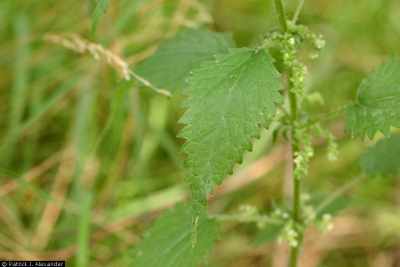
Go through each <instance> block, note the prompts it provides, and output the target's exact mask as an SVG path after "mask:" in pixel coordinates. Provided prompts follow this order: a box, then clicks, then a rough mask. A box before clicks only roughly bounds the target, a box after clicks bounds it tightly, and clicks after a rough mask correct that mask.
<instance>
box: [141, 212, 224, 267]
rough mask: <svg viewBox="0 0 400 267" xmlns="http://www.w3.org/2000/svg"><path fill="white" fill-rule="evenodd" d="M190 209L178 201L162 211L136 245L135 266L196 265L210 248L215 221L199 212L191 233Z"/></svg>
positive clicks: (216, 228) (215, 231) (212, 241)
mask: <svg viewBox="0 0 400 267" xmlns="http://www.w3.org/2000/svg"><path fill="white" fill-rule="evenodd" d="M192 215H193V213H192V210H191V208H190V207H189V206H185V205H178V206H177V207H175V208H174V209H172V210H169V211H167V212H166V213H165V214H164V215H162V216H161V217H160V218H159V219H158V220H157V221H156V222H155V223H154V225H153V226H152V227H151V228H150V229H149V230H148V231H147V232H146V233H145V235H144V239H143V240H142V242H141V243H140V244H139V245H138V246H137V248H136V253H135V254H136V255H135V259H134V265H133V266H134V267H198V266H199V264H201V263H202V262H204V260H205V258H206V256H207V255H208V254H209V252H210V250H211V249H212V247H213V245H214V243H215V241H216V239H217V233H218V225H217V223H216V221H214V220H211V219H208V217H207V214H206V212H205V211H203V212H202V213H200V214H199V216H200V217H199V219H198V224H197V227H196V229H197V232H196V234H195V236H196V237H195V239H194V236H193V229H194V228H193V224H192V222H193V219H192Z"/></svg>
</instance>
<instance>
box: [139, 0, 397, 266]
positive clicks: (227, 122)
mask: <svg viewBox="0 0 400 267" xmlns="http://www.w3.org/2000/svg"><path fill="white" fill-rule="evenodd" d="M303 4H304V1H300V4H299V6H298V8H297V10H296V12H295V14H294V16H293V18H291V19H288V18H287V14H286V12H285V8H284V3H283V0H275V8H276V12H277V16H278V18H279V25H280V29H279V30H273V31H270V32H268V33H267V34H266V35H265V38H264V40H263V41H262V42H261V43H260V44H259V45H258V46H257V47H255V48H237V47H235V43H234V41H233V40H232V38H231V36H230V35H229V34H223V33H216V32H210V31H207V30H202V29H185V30H182V31H180V32H178V33H177V35H176V36H175V37H173V38H171V39H169V40H167V41H166V42H165V43H163V44H162V45H161V46H160V47H159V49H158V51H157V52H156V53H155V54H154V55H152V56H151V57H150V58H148V59H147V60H146V61H144V62H142V63H141V64H139V65H138V66H137V68H136V69H135V73H137V74H138V75H140V77H144V78H145V79H146V80H148V81H150V82H151V84H152V85H154V86H155V87H156V88H164V89H166V90H168V91H169V92H171V94H173V95H183V96H184V97H185V101H184V108H185V110H186V111H185V113H184V115H183V117H182V118H181V120H180V122H181V123H182V124H183V125H184V127H183V129H182V131H181V133H180V137H182V138H183V139H185V144H184V147H183V151H184V153H185V154H186V162H185V168H186V176H187V178H186V180H187V182H188V184H189V185H190V189H191V198H190V200H189V201H188V202H187V203H182V204H178V205H177V206H176V207H175V208H173V209H171V210H168V211H167V212H166V213H165V214H164V215H162V216H161V217H160V218H159V219H157V220H156V222H155V223H154V224H153V226H151V227H150V229H148V231H147V232H146V233H145V234H144V237H143V240H142V241H141V243H140V244H138V246H137V247H136V249H135V258H134V266H136V267H143V266H146V267H159V266H160V267H161V266H162V267H196V266H199V265H201V264H202V263H204V262H205V259H206V257H207V255H208V254H209V252H210V251H211V250H212V247H213V245H214V244H215V242H216V240H217V239H218V228H219V224H220V223H222V222H223V221H225V220H237V221H239V222H255V223H256V224H257V225H258V226H259V227H270V226H275V227H276V226H278V227H277V228H278V229H279V239H281V240H284V241H286V242H287V243H288V245H289V246H290V255H289V256H290V258H289V260H288V266H290V267H294V266H298V259H299V255H300V254H301V247H302V241H303V237H304V232H305V230H306V229H307V227H308V226H310V225H313V224H314V225H317V226H320V227H321V228H323V229H329V228H330V227H331V226H332V224H331V215H330V214H329V213H325V212H324V207H325V206H326V205H328V204H329V202H331V201H333V198H328V199H327V200H326V201H322V204H321V205H320V206H316V207H314V206H313V205H311V204H310V201H309V199H308V197H307V194H304V193H303V190H302V187H303V186H302V185H303V183H305V182H306V178H307V174H308V169H309V162H310V160H311V158H312V157H313V155H314V148H313V140H314V138H315V137H322V138H324V139H326V141H327V145H328V158H329V159H330V160H335V158H336V154H337V144H336V142H335V137H334V135H333V134H332V133H331V132H330V131H329V130H328V129H326V128H324V127H323V126H322V124H321V120H322V119H321V118H322V117H323V116H320V114H309V113H308V111H307V109H306V108H305V105H304V103H305V102H306V101H308V99H309V96H310V94H311V93H310V92H308V91H307V90H306V87H305V79H306V76H307V74H308V73H307V67H306V65H305V64H304V63H303V60H302V58H303V57H304V53H303V52H306V54H307V55H309V57H310V58H311V59H317V58H318V54H319V52H320V50H321V49H323V47H324V45H325V41H324V39H323V38H322V36H321V35H320V34H316V33H313V32H312V31H311V30H310V29H309V28H307V27H306V26H304V25H301V24H298V17H299V15H300V12H301V10H302V7H303ZM270 51H274V57H272V56H271V54H272V53H271V54H270ZM276 51H278V52H276ZM278 67H279V68H278ZM278 69H279V71H278ZM399 106H400V60H399V59H396V58H394V59H391V60H389V62H387V63H386V64H384V65H382V66H381V67H379V68H378V69H377V70H376V71H374V72H373V73H372V74H371V75H370V76H369V77H367V78H366V79H365V80H364V81H363V82H362V83H361V85H360V87H359V89H358V94H357V98H356V101H355V103H354V104H350V105H348V106H346V107H344V108H343V107H342V108H340V109H338V110H337V111H334V112H332V113H330V115H332V114H334V115H340V114H342V113H346V117H347V129H348V133H349V134H350V135H351V136H352V137H361V138H363V137H364V136H366V137H369V138H373V137H374V136H375V135H376V133H378V132H381V133H383V134H384V136H385V138H384V140H381V141H379V142H378V143H377V144H376V145H375V146H373V147H371V148H370V149H369V150H368V151H367V153H365V155H363V157H362V158H361V164H360V165H361V169H362V170H363V172H364V173H365V174H366V175H370V176H376V175H397V174H399V171H400V168H399V164H398V163H397V162H396V158H398V156H399V155H400V136H399V135H396V134H392V135H391V134H390V133H391V128H392V127H400V109H399ZM272 123H274V124H276V125H278V126H277V127H274V128H271V127H270V126H271V124H272ZM263 128H267V129H268V128H270V130H271V131H274V134H273V135H274V136H275V135H276V134H278V133H279V135H280V136H283V137H284V138H283V139H284V140H286V141H287V142H288V143H289V145H290V148H291V149H290V153H291V159H292V162H291V165H292V172H291V173H292V175H291V176H292V177H291V179H292V197H291V204H290V206H291V208H290V210H282V209H276V210H275V211H274V212H272V213H271V214H269V215H268V214H261V213H259V212H258V211H257V209H256V208H253V207H246V208H243V209H241V210H240V211H239V212H238V213H237V214H209V212H208V209H207V202H208V199H209V197H210V195H211V194H212V193H213V191H214V190H215V188H216V186H217V185H219V184H220V183H221V182H222V181H223V180H224V178H225V177H227V176H228V175H229V174H231V173H232V172H233V169H234V167H235V165H236V164H238V163H240V162H241V161H242V158H243V155H244V154H245V153H246V152H247V151H250V150H251V149H252V142H253V141H254V140H255V139H256V138H257V137H259V135H260V133H261V130H262V129H263ZM362 177H364V176H362ZM357 180H358V178H357ZM353 183H354V181H351V183H350V184H353ZM345 188H348V185H344V189H345ZM343 191H344V190H341V189H340V190H339V192H343ZM334 197H335V196H334Z"/></svg>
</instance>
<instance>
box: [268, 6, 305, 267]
mask: <svg viewBox="0 0 400 267" xmlns="http://www.w3.org/2000/svg"><path fill="white" fill-rule="evenodd" d="M275 8H276V11H277V13H278V17H279V21H280V24H281V27H282V30H283V31H284V32H288V25H287V20H286V14H285V7H284V4H283V0H275ZM288 72H289V73H288V76H289V77H288V80H289V81H292V77H293V71H292V70H290V69H289V70H288ZM292 88H293V84H292V82H289V88H288V98H289V104H290V118H291V131H290V135H291V140H290V143H291V148H292V149H291V153H292V156H291V159H292V164H293V169H295V168H296V166H295V155H296V154H297V152H298V151H299V149H300V147H299V145H298V143H297V140H296V138H295V137H296V121H297V120H298V101H297V96H296V94H295V93H294V92H293V90H292ZM292 180H293V189H292V190H293V198H292V219H293V220H294V222H295V223H296V226H299V225H301V223H302V219H301V217H302V214H301V213H302V212H301V180H300V179H298V177H295V175H293V174H292ZM296 232H297V234H298V237H297V240H298V244H297V245H296V246H292V247H291V251H290V260H289V267H297V263H298V258H299V254H300V247H301V242H302V239H303V231H302V230H300V229H298V227H296Z"/></svg>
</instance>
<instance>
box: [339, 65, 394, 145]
mask: <svg viewBox="0 0 400 267" xmlns="http://www.w3.org/2000/svg"><path fill="white" fill-rule="evenodd" d="M391 127H400V60H399V59H392V60H390V61H389V62H387V63H386V64H384V65H382V66H380V67H379V68H378V69H377V70H376V71H374V72H373V73H372V74H370V75H369V76H368V77H367V78H366V79H365V80H364V81H363V82H362V83H361V85H360V87H359V89H358V96H357V101H356V103H355V104H354V105H352V106H351V107H350V108H349V109H348V111H347V128H348V130H349V132H350V134H351V135H352V136H360V137H364V136H368V137H369V138H373V136H374V135H375V134H376V133H377V132H382V133H383V134H385V135H387V134H388V133H389V132H390V128H391Z"/></svg>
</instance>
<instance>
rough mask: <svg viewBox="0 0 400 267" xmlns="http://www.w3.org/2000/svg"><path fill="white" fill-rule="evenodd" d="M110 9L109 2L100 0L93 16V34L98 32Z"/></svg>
mask: <svg viewBox="0 0 400 267" xmlns="http://www.w3.org/2000/svg"><path fill="white" fill-rule="evenodd" d="M107 7H108V0H98V1H97V3H96V7H95V8H94V11H93V14H92V34H94V33H95V32H96V29H97V24H98V23H99V21H100V19H101V17H102V16H103V15H104V13H105V12H106V10H107Z"/></svg>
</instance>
